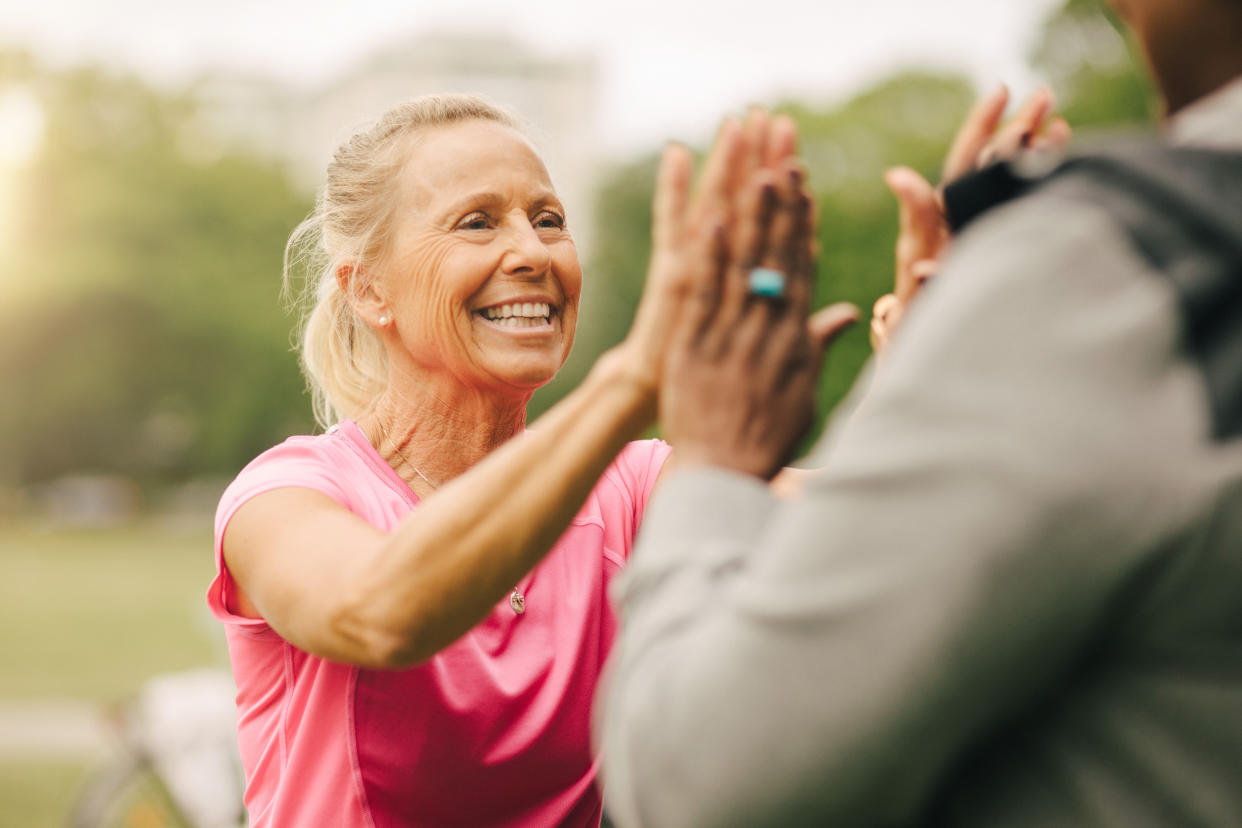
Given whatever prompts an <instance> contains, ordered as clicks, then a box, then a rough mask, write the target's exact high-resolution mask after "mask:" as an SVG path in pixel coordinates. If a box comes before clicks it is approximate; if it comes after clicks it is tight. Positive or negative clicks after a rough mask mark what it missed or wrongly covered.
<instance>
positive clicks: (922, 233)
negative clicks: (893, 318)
mask: <svg viewBox="0 0 1242 828" xmlns="http://www.w3.org/2000/svg"><path fill="white" fill-rule="evenodd" d="M884 181H885V183H887V184H888V187H889V189H890V190H892V192H893V195H894V196H896V198H897V215H898V223H899V230H898V235H897V278H896V285H895V289H894V292H895V293H896V294H897V296H898V298H899V299H901V300H902V301H906V300H908V299H909V297H910V296H911V295H912V294H913V293H914V291H915V289H916V288H917V285H916V283H915V280H914V273H913V270H912V268H913V266H914V263H915V262H918V261H922V260H924V259H935V258H938V257H939V256H940V253H941V251H942V249H943V248H944V245H945V240H946V236H947V231H946V228H945V224H944V214H943V212H942V210H941V207H940V201H939V199H938V198H937V197H936V191H935V189H934V188H933V187H932V185H931V184H930V183H928V181H927V179H925V178H923V176H921V175H919V174H918V173H917V172H915V171H914V170H912V169H910V168H908V167H897V168H894V169H892V170H889V171H888V173H886V174H885V176H884Z"/></svg>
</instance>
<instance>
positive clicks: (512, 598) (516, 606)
mask: <svg viewBox="0 0 1242 828" xmlns="http://www.w3.org/2000/svg"><path fill="white" fill-rule="evenodd" d="M379 427H380V431H382V432H383V434H384V442H385V443H388V445H389V446H390V447H391V448H392V450H393V451H394V452H396V453H397V456H398V457H400V458H401V461H402V462H403V463H405V464H406V465H407V466H409V467H410V468H411V469H413V470H414V473H415V474H416V475H418V476H419V477H420V478H421V479H422V481H423V482H424V483H426V484H427V485H428V486H430V487H431V490H432V491H433V492H434V491H437V490H439V488H440V487H439V486H437V485H436V484H435V483H432V482H431V479H430V478H429V477H427V475H425V474H423V473H422V471H420V470H419V468H418V466H416V465H414V464H413V463H411V462H410V458H409V457H407V456H406V454H405V452H404V451H402V450H401V448H400V447H399V446H398V445H397V444H396V443H394V442H393V439H392V437H390V436H389V435H388V427H387V426H386V425H384V424H383V423H382V422H380V423H379ZM509 609H511V610H513V613H514V614H515V615H521V614H522V613H524V612H526V596H525V595H523V594H522V592H521V591H520V590H519V589H518V585H517V584H514V585H513V592H510V593H509Z"/></svg>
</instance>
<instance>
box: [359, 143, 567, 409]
mask: <svg viewBox="0 0 1242 828" xmlns="http://www.w3.org/2000/svg"><path fill="white" fill-rule="evenodd" d="M397 199H398V201H397V205H396V212H395V215H394V219H393V225H392V241H391V246H390V248H389V256H388V257H387V259H386V261H385V263H384V266H383V267H382V269H381V272H380V273H379V274H377V275H378V281H379V284H378V286H377V287H378V288H379V290H380V291H381V292H382V295H383V297H384V300H385V304H386V309H387V312H388V315H389V316H391V317H392V321H393V327H392V330H391V333H392V334H393V335H395V336H396V337H399V341H400V345H401V347H402V349H403V350H404V352H405V355H406V356H408V357H409V359H411V360H412V361H413V363H414V364H415V365H417V366H419V367H420V368H422V369H423V370H427V371H432V372H448V373H450V374H451V375H453V376H454V377H455V378H456V379H457V380H458V381H460V382H463V383H465V384H467V385H470V386H475V387H480V388H490V389H494V390H497V391H502V392H504V391H518V392H522V393H529V392H530V391H533V390H534V389H535V388H538V387H539V386H541V385H543V384H545V383H546V382H548V381H549V380H551V379H552V377H553V376H555V374H556V372H557V371H558V370H559V369H560V367H561V366H562V365H563V364H564V362H565V359H566V358H567V357H568V356H569V349H570V347H571V346H572V344H573V339H574V328H575V326H576V325H577V321H578V298H579V295H580V294H581V290H582V267H581V265H580V264H579V262H578V252H577V249H576V248H575V247H574V242H573V239H572V238H571V237H570V234H569V230H568V228H567V227H566V223H565V210H564V208H563V207H562V206H561V203H560V201H559V199H557V197H556V192H555V191H554V190H553V188H552V182H551V180H550V178H549V176H548V171H547V169H545V168H544V165H543V161H542V160H540V158H539V156H538V155H537V154H536V153H535V150H534V148H533V147H531V145H530V143H529V142H528V141H527V140H526V138H525V137H524V136H522V135H521V134H520V133H518V132H517V131H515V130H513V129H511V128H509V127H507V126H504V125H502V124H498V123H494V122H490V121H481V120H475V121H465V122H461V123H457V124H452V125H449V126H445V127H437V128H434V129H431V130H427V131H425V132H422V133H420V134H418V135H417V137H416V138H415V139H414V146H413V148H412V149H411V150H410V152H409V158H408V159H407V161H406V163H405V165H404V166H403V168H402V171H401V173H400V180H399V181H398V188H397Z"/></svg>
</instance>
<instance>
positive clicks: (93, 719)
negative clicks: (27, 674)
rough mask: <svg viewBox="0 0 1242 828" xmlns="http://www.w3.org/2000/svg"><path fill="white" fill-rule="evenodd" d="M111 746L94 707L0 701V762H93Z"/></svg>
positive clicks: (109, 735)
mask: <svg viewBox="0 0 1242 828" xmlns="http://www.w3.org/2000/svg"><path fill="white" fill-rule="evenodd" d="M112 744H113V737H112V735H111V733H110V732H109V728H108V724H107V722H106V721H105V720H104V718H103V715H102V711H101V708H100V707H99V705H97V704H91V703H88V702H65V701H55V702H41V701H6V700H0V761H5V760H13V759H95V758H99V757H101V756H104V755H106V754H107V753H108V751H109V749H110V748H111V746H112Z"/></svg>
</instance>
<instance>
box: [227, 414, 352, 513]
mask: <svg viewBox="0 0 1242 828" xmlns="http://www.w3.org/2000/svg"><path fill="white" fill-rule="evenodd" d="M356 431H357V426H355V425H353V424H352V423H349V422H343V423H340V424H338V425H336V426H333V427H332V428H330V429H328V430H327V431H325V432H324V433H322V434H298V435H294V436H292V437H289V438H287V439H285V440H284V441H283V442H281V443H278V444H276V445H275V446H272V447H271V448H269V449H267V450H266V451H264V452H263V453H261V454H259V455H258V456H257V457H255V458H254V459H253V460H251V461H250V462H249V463H247V464H246V465H245V467H244V468H242V470H241V471H240V472H238V474H237V476H236V477H235V478H233V481H232V482H231V483H230V484H229V485H228V487H227V488H226V489H225V490H224V494H223V495H222V496H221V498H220V509H221V511H226V510H228V509H229V508H230V507H231V506H234V505H240V503H242V502H244V501H246V500H249V499H250V498H252V497H254V496H255V495H257V494H260V493H262V492H265V491H269V490H271V489H277V488H283V487H300V488H307V489H315V490H317V491H320V492H323V493H324V494H327V495H329V496H330V497H332V498H333V499H335V500H338V501H343V500H344V499H345V496H346V493H347V492H349V491H356V490H358V489H359V488H365V485H364V481H366V480H367V479H369V478H372V477H374V473H373V472H372V471H371V470H370V467H369V464H368V463H367V461H366V458H365V456H364V454H363V452H362V451H360V449H359V448H358V446H356V445H355V443H356V439H355V437H354V435H353V433H352V432H356Z"/></svg>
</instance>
